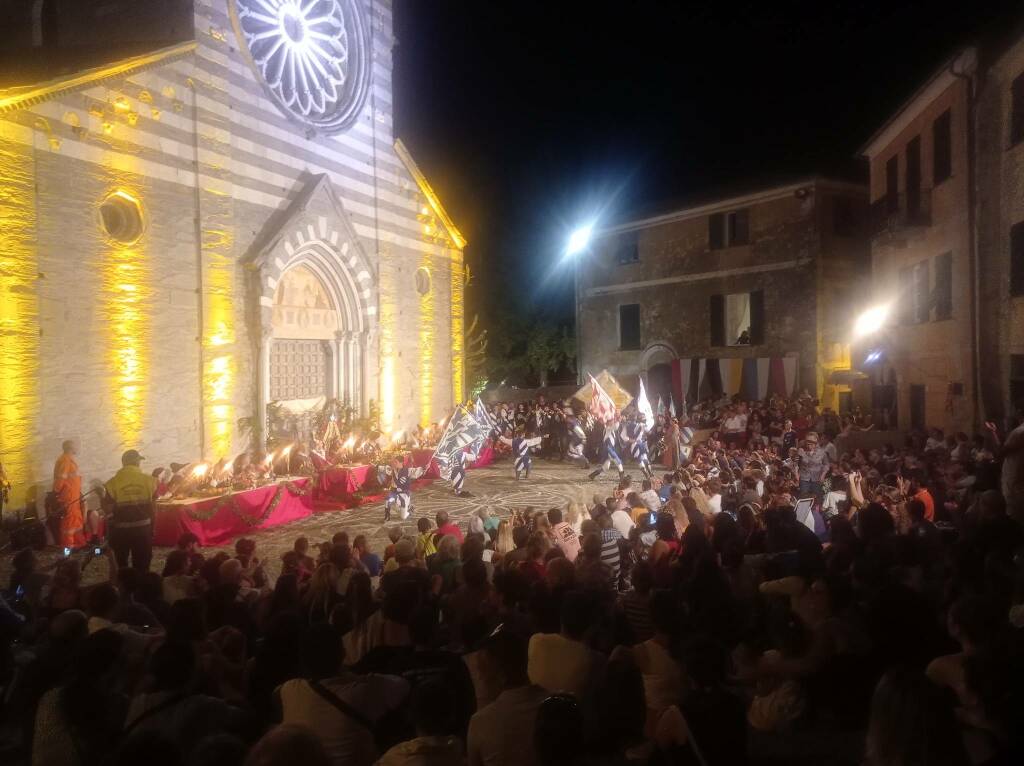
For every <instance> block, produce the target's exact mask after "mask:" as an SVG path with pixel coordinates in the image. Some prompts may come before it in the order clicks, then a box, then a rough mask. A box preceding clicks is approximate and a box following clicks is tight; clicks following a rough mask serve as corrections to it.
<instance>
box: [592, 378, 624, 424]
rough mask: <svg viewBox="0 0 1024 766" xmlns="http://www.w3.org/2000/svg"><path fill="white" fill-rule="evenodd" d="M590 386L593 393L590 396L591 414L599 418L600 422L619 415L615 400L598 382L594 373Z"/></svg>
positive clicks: (605, 421)
mask: <svg viewBox="0 0 1024 766" xmlns="http://www.w3.org/2000/svg"><path fill="white" fill-rule="evenodd" d="M590 386H591V389H592V393H591V396H590V407H589V409H590V414H592V415H593V416H594V418H596V419H597V421H598V422H599V423H607V422H609V421H611V420H614V419H615V417H616V416H617V415H618V410H617V408H616V407H615V402H613V401H612V398H611V397H610V396H608V393H607V392H606V391H605V390H604V389H603V388H601V384H600V383H598V382H597V380H596V379H595V378H594V376H593V375H591V376H590Z"/></svg>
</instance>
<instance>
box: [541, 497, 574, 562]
mask: <svg viewBox="0 0 1024 766" xmlns="http://www.w3.org/2000/svg"><path fill="white" fill-rule="evenodd" d="M547 516H548V522H549V523H550V524H551V533H550V534H551V540H552V542H553V543H554V544H555V545H556V546H557V547H558V548H559V549H560V550H561V551H562V554H563V555H564V556H565V557H566V558H567V559H569V561H575V560H576V557H577V556H578V555H579V553H580V539H579V537H577V536H576V532H575V531H573V528H572V525H571V524H569V523H568V522H567V521H563V520H562V511H561V509H559V508H552V509H550V510H549V511H548V514H547Z"/></svg>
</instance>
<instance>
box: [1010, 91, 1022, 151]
mask: <svg viewBox="0 0 1024 766" xmlns="http://www.w3.org/2000/svg"><path fill="white" fill-rule="evenodd" d="M1022 138H1024V73H1022V74H1019V75H1017V78H1016V79H1015V80H1014V81H1013V85H1012V86H1010V146H1013V145H1014V144H1016V143H1017V142H1018V141H1020V140H1021V139H1022Z"/></svg>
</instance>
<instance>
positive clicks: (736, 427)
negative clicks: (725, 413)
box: [722, 415, 744, 431]
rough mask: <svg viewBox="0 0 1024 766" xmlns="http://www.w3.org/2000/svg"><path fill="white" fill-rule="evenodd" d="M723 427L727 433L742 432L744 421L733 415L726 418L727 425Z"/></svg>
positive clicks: (724, 424)
mask: <svg viewBox="0 0 1024 766" xmlns="http://www.w3.org/2000/svg"><path fill="white" fill-rule="evenodd" d="M722 425H723V426H724V427H725V430H726V431H742V430H743V428H744V426H743V421H742V420H741V419H740V416H739V415H732V416H730V417H728V418H726V420H725V423H723V424H722Z"/></svg>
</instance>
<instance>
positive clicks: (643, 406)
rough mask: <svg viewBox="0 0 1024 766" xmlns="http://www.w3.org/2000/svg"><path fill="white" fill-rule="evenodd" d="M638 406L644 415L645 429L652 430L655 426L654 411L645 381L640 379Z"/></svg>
mask: <svg viewBox="0 0 1024 766" xmlns="http://www.w3.org/2000/svg"><path fill="white" fill-rule="evenodd" d="M636 408H637V410H639V411H640V414H641V415H643V416H644V430H645V431H650V430H651V428H653V427H654V411H653V410H652V409H651V403H650V401H648V399H647V392H646V391H645V390H644V381H643V379H641V380H640V393H639V394H637V395H636Z"/></svg>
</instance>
